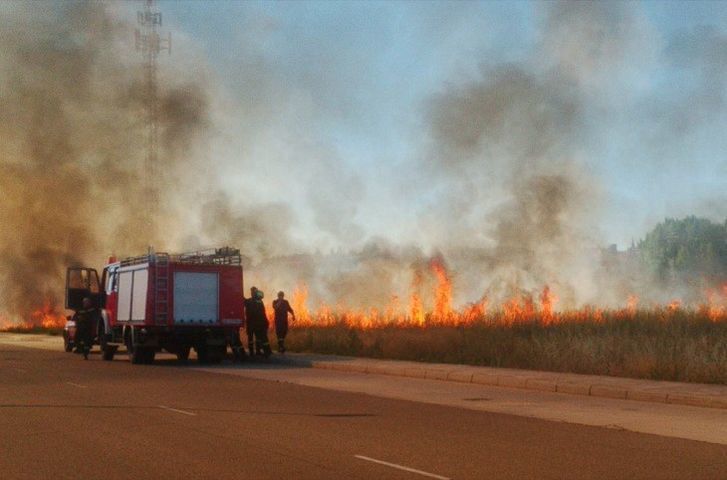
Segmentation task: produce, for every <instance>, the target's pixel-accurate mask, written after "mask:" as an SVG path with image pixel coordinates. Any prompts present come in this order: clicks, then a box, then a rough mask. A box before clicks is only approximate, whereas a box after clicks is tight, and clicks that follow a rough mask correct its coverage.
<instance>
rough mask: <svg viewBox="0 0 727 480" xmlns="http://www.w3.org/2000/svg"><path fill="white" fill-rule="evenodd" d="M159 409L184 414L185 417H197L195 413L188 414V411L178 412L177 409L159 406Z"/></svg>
mask: <svg viewBox="0 0 727 480" xmlns="http://www.w3.org/2000/svg"><path fill="white" fill-rule="evenodd" d="M159 408H163V409H164V410H169V411H170V412H177V413H181V414H184V415H190V416H193V417H194V416H196V415H197V414H196V413H194V412H188V411H186V410H177V409H176V408H172V407H165V406H164V405H159Z"/></svg>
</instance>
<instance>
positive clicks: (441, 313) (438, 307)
mask: <svg viewBox="0 0 727 480" xmlns="http://www.w3.org/2000/svg"><path fill="white" fill-rule="evenodd" d="M430 267H431V269H432V272H433V273H434V275H435V276H436V278H437V288H436V290H435V292H434V311H433V312H432V317H433V318H434V320H436V321H437V322H440V323H445V322H447V321H448V320H449V317H450V315H451V314H452V281H451V280H450V278H449V275H448V274H447V269H446V268H445V267H444V263H443V261H442V259H441V258H434V259H432V261H431V263H430Z"/></svg>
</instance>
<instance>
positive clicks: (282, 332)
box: [273, 292, 295, 353]
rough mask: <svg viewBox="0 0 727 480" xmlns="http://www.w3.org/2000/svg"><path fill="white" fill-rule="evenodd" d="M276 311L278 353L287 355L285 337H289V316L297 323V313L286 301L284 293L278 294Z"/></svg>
mask: <svg viewBox="0 0 727 480" xmlns="http://www.w3.org/2000/svg"><path fill="white" fill-rule="evenodd" d="M273 310H274V311H275V336H277V337H278V352H280V353H285V336H286V335H288V314H289V313H290V315H291V317H293V321H295V312H294V311H293V309H292V308H290V303H288V301H287V300H286V299H285V293H284V292H278V299H277V300H275V301H273Z"/></svg>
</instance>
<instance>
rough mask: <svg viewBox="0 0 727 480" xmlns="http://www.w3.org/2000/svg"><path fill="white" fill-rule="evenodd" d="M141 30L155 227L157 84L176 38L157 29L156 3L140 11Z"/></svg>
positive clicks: (149, 198)
mask: <svg viewBox="0 0 727 480" xmlns="http://www.w3.org/2000/svg"><path fill="white" fill-rule="evenodd" d="M136 19H137V22H138V23H139V28H137V29H136V33H135V44H136V50H137V51H138V52H141V54H142V56H143V58H144V80H145V103H146V124H147V125H146V128H147V139H146V140H147V152H146V158H145V162H144V181H145V184H144V187H145V195H146V203H147V212H148V218H147V221H148V222H149V224H150V226H153V222H154V218H155V217H156V212H157V208H158V207H159V190H158V183H157V182H158V175H159V165H158V156H159V155H158V148H159V145H158V122H159V101H158V97H157V93H158V87H159V85H158V80H157V57H158V56H159V53H160V52H161V51H162V50H166V51H167V52H169V54H170V55H171V53H172V34H171V32H170V33H168V34H167V36H166V38H162V37H161V36H160V34H159V32H158V31H157V27H161V26H162V14H161V12H159V11H158V10H157V9H156V8H155V5H154V0H145V1H144V10H141V11H138V12H137V15H136Z"/></svg>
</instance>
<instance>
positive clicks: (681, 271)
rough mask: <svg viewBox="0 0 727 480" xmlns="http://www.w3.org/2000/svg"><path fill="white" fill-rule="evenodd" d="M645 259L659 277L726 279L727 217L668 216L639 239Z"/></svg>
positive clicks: (666, 278)
mask: <svg viewBox="0 0 727 480" xmlns="http://www.w3.org/2000/svg"><path fill="white" fill-rule="evenodd" d="M639 250H640V252H641V257H642V259H643V260H644V263H645V264H646V265H647V267H648V268H649V269H650V271H651V272H652V273H653V274H654V275H655V276H656V277H657V278H658V279H660V280H662V281H669V280H681V281H688V282H692V281H695V280H698V279H704V280H708V281H709V280H711V281H715V280H717V281H722V280H724V279H727V221H725V222H724V223H722V224H720V223H714V222H712V221H710V220H708V219H706V218H698V217H695V216H690V217H686V218H683V219H673V218H667V219H665V220H664V221H663V222H661V223H659V224H658V225H656V227H654V229H653V230H652V231H651V232H649V233H648V234H647V235H646V238H644V239H643V240H641V241H640V242H639Z"/></svg>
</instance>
